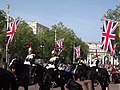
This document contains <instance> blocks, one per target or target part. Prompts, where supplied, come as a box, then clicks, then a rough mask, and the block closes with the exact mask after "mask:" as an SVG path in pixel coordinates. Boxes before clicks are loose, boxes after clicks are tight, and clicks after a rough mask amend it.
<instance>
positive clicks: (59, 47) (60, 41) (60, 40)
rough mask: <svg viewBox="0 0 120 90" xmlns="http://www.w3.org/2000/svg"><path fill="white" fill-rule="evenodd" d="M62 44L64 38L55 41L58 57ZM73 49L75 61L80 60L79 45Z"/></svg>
mask: <svg viewBox="0 0 120 90" xmlns="http://www.w3.org/2000/svg"><path fill="white" fill-rule="evenodd" d="M63 42H64V38H62V39H59V40H57V41H56V43H57V45H58V56H59V55H60V53H61V52H62V49H63ZM74 49H75V52H76V59H79V58H80V45H79V46H76V47H75V48H74Z"/></svg>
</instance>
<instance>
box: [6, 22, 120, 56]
mask: <svg viewBox="0 0 120 90" xmlns="http://www.w3.org/2000/svg"><path fill="white" fill-rule="evenodd" d="M19 23H20V20H14V21H13V22H10V23H9V24H8V28H7V32H6V37H7V45H9V44H10V43H11V42H12V40H13V37H14V34H15V33H16V30H17V27H18V25H19ZM117 28H118V22H113V21H108V20H104V22H103V31H102V42H101V43H102V45H101V49H103V50H105V51H109V52H110V53H111V55H112V56H114V55H115V37H116V32H117V30H118V29H117ZM119 34H120V33H119ZM63 42H64V38H62V39H59V40H57V41H56V43H57V45H58V55H60V54H61V52H62V49H63ZM75 51H76V58H80V45H79V46H76V47H75Z"/></svg>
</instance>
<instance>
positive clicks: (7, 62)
mask: <svg viewBox="0 0 120 90" xmlns="http://www.w3.org/2000/svg"><path fill="white" fill-rule="evenodd" d="M9 9H10V5H9V4H7V27H6V28H7V29H8V25H9ZM8 64H9V61H8V43H6V68H7V66H8Z"/></svg>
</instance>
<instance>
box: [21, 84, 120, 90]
mask: <svg viewBox="0 0 120 90" xmlns="http://www.w3.org/2000/svg"><path fill="white" fill-rule="evenodd" d="M38 87H39V86H38V85H33V86H29V89H28V90H39V89H38ZM19 90H24V89H23V87H20V88H19ZM51 90H61V89H60V88H54V89H52V88H51ZM65 90H68V89H65ZM95 90H101V88H100V86H99V85H98V86H96V87H95ZM109 90H120V84H110V85H109Z"/></svg>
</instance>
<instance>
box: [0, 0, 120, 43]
mask: <svg viewBox="0 0 120 90" xmlns="http://www.w3.org/2000/svg"><path fill="white" fill-rule="evenodd" d="M7 4H10V16H12V17H15V18H17V17H21V18H23V20H25V21H36V22H38V23H40V24H42V25H44V26H47V27H48V28H51V26H52V25H54V24H57V23H58V22H63V24H64V25H65V26H66V27H68V28H71V29H72V30H73V31H74V32H75V34H76V35H77V36H78V37H80V38H81V39H82V40H83V41H93V42H99V41H101V29H100V28H101V27H102V24H103V22H102V21H101V19H102V16H103V15H104V14H106V11H107V10H108V9H115V8H116V5H118V4H119V0H0V9H2V10H5V11H6V6H7Z"/></svg>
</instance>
